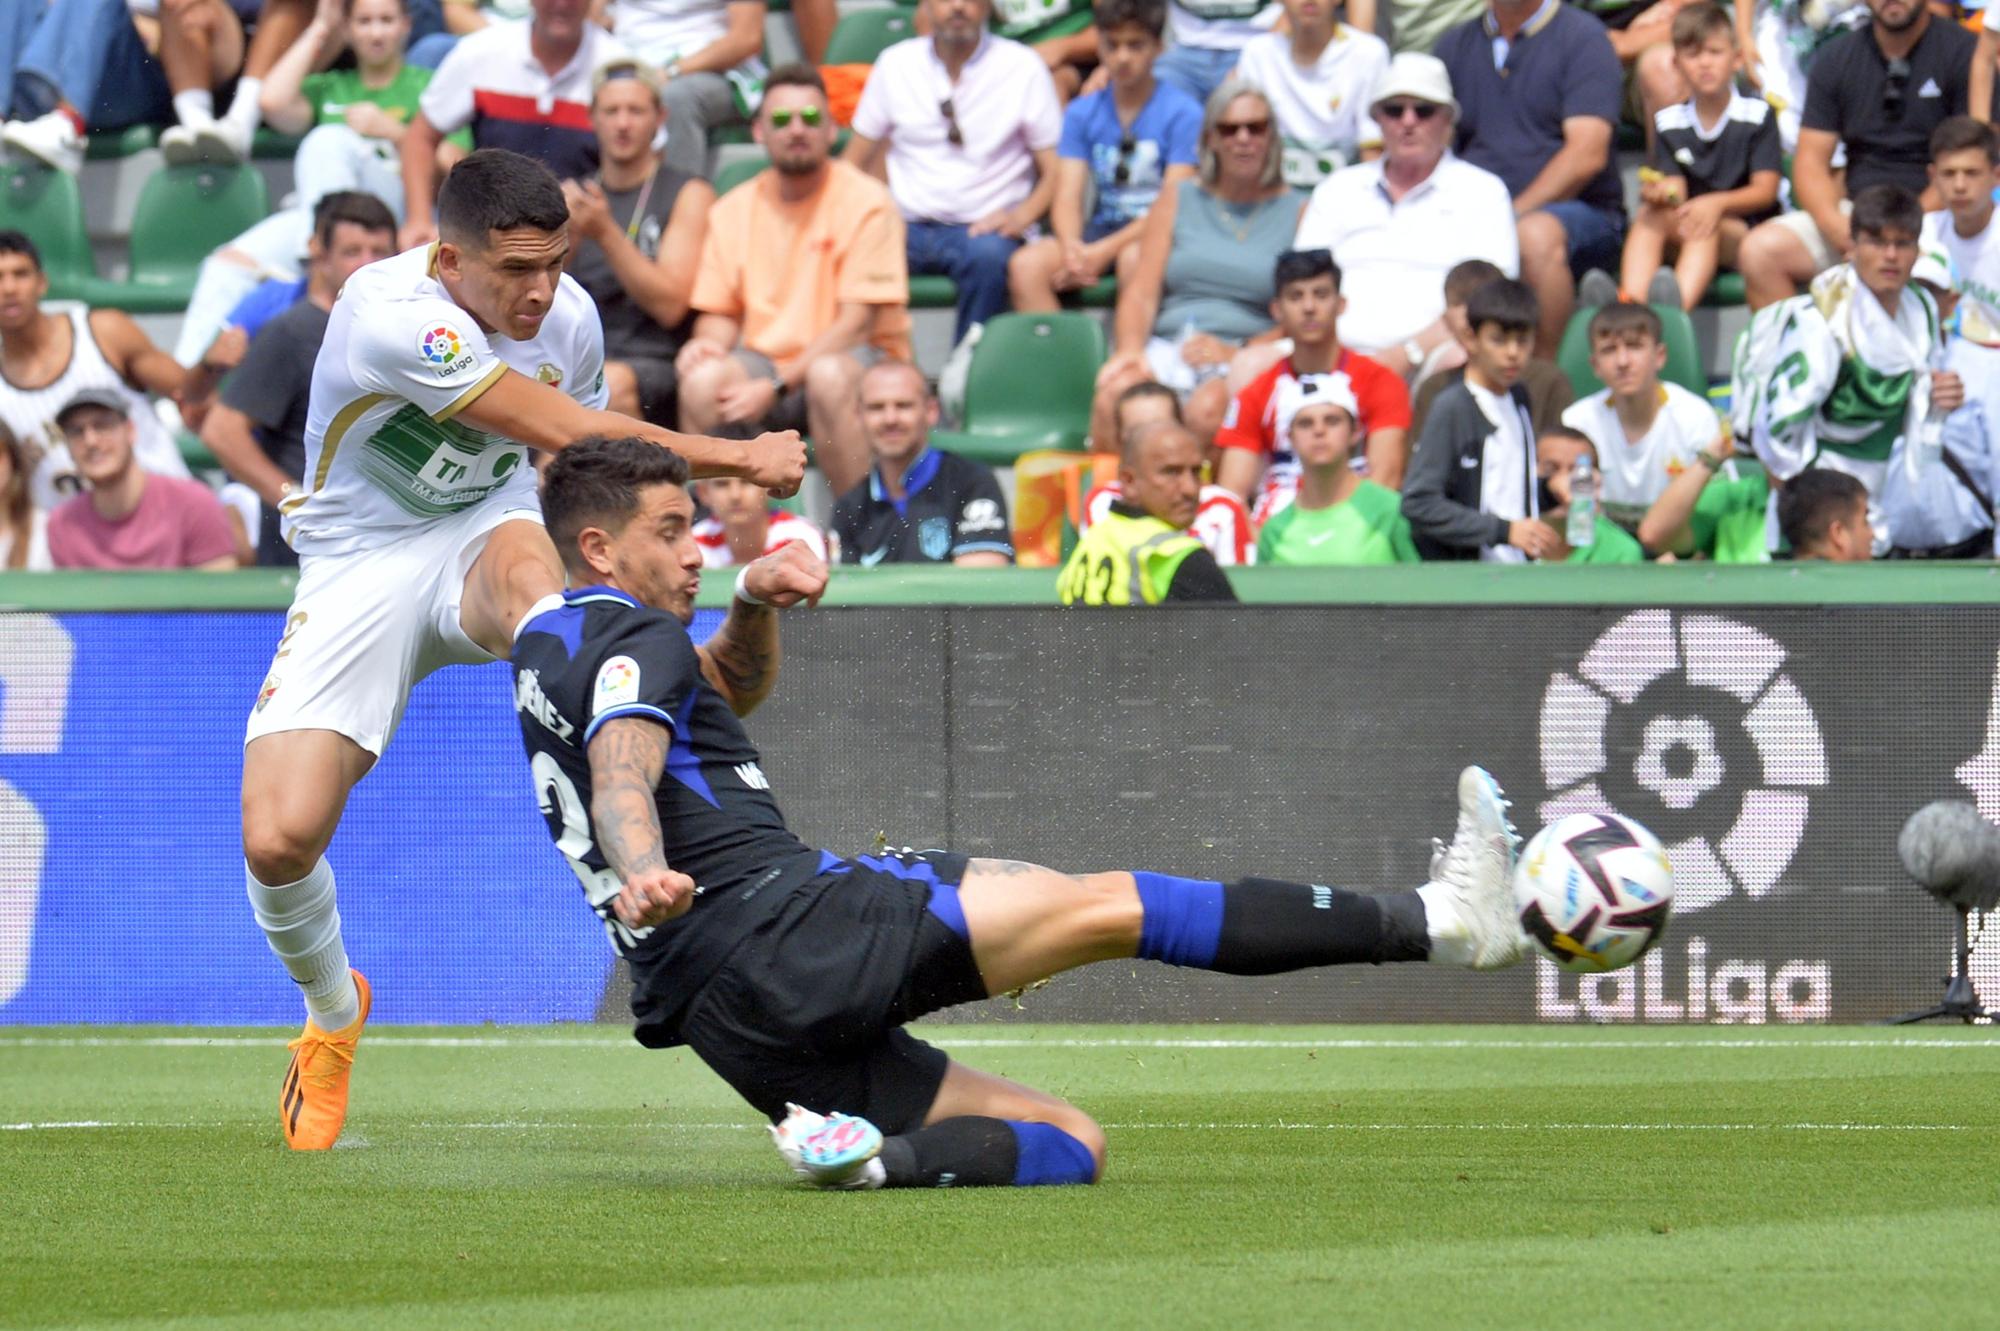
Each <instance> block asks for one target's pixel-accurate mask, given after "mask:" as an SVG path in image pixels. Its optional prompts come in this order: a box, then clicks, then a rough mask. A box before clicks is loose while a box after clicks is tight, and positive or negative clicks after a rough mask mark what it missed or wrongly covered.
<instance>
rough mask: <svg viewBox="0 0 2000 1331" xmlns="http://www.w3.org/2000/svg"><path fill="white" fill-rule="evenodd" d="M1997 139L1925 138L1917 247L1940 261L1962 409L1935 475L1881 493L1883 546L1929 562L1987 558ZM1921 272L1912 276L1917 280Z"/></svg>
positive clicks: (1997, 267) (1950, 356) (1948, 353)
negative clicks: (1925, 188)
mask: <svg viewBox="0 0 2000 1331" xmlns="http://www.w3.org/2000/svg"><path fill="white" fill-rule="evenodd" d="M1996 163H2000V134H1996V133H1995V132H1994V129H1993V127H1992V126H1991V125H1987V124H1983V123H1981V122H1980V121H1977V120H1974V119H1972V118H1971V117H1970V116H1953V117H1952V118H1951V119H1949V120H1946V121H1945V122H1944V123H1942V124H1940V125H1939V126H1938V127H1937V128H1936V129H1935V130H1933V131H1932V133H1931V165H1930V179H1931V188H1932V189H1934V190H1935V191H1937V195H1938V198H1939V199H1940V200H1941V201H1942V202H1943V203H1944V209H1943V211H1940V212H1935V213H1928V214H1926V215H1925V217H1924V234H1923V248H1924V251H1925V253H1926V254H1927V255H1930V254H1936V255H1938V256H1941V257H1942V258H1943V259H1944V260H1946V262H1947V266H1948V267H1949V269H1950V272H1951V290H1950V291H1949V292H1947V293H1944V294H1943V295H1942V296H1940V298H1939V303H1940V305H1941V306H1942V307H1943V313H1944V314H1945V315H1946V318H1947V324H1948V326H1949V327H1950V328H1951V330H1952V332H1953V334H1954V335H1953V336H1951V337H1950V338H1949V339H1948V340H1947V341H1946V343H1945V361H1944V363H1945V367H1946V368H1947V369H1950V370H1953V371H1955V372H1957V374H1958V376H1959V377H1960V378H1961V379H1962V380H1963V381H1964V383H1965V396H1966V405H1965V406H1964V407H1962V408H1960V409H1959V410H1958V411H1955V412H1953V413H1952V414H1951V417H1950V419H1949V420H1947V421H1946V422H1945V428H1944V432H1943V438H1942V440H1941V444H1942V447H1941V448H1940V449H1939V451H1938V454H1937V457H1936V458H1935V461H1936V462H1937V463H1938V464H1939V465H1938V466H1937V467H1934V468H1932V467H1919V468H1905V469H1902V470H1901V471H1900V473H1899V469H1898V468H1896V467H1894V466H1892V467H1891V468H1890V472H1889V476H1888V477H1887V478H1886V480H1885V484H1884V487H1883V494H1882V507H1883V510H1884V520H1885V521H1886V522H1887V524H1888V527H1889V540H1890V543H1891V545H1892V546H1893V547H1895V548H1896V549H1897V550H1899V551H1901V552H1904V553H1910V554H1914V553H1919V552H1921V553H1924V554H1927V555H1930V556H1931V557H1933V558H1943V557H1949V558H1962V559H1975V558H1976V559H1984V558H1988V557H1989V556H1990V555H1991V553H1992V550H1993V538H1992V530H1993V504H1992V497H1993V495H1994V493H1995V491H1996V482H2000V450H1996V448H1995V444H1996V441H1995V440H1994V439H1993V438H1992V432H1991V430H1990V429H1989V428H1988V423H1989V422H2000V227H1995V226H1994V225H1993V218H1994V206H1993V190H1994V187H1995V185H1996V184H2000V171H1996V169H1995V164H1996ZM1923 271H1924V270H1923V269H1922V268H1919V269H1918V273H1919V275H1921V273H1922V272H1923Z"/></svg>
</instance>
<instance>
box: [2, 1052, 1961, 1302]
mask: <svg viewBox="0 0 2000 1331" xmlns="http://www.w3.org/2000/svg"><path fill="white" fill-rule="evenodd" d="M930 1034H931V1036H932V1038H934V1039H937V1040H938V1041H940V1042H941V1043H943V1044H945V1045H946V1046H947V1047H949V1048H951V1049H953V1050H954V1051H955V1052H956V1053H957V1055H958V1056H960V1057H962V1058H963V1059H965V1060H966V1061H967V1062H970V1063H973V1064H974V1065H976V1066H980V1067H984V1068H988V1069H990V1070H993V1071H996V1072H1001V1073H1005V1074H1007V1075H1011V1076H1015V1077H1018V1078H1021V1079H1023V1080H1026V1081H1029V1082H1032V1083H1034V1084H1036V1085H1040V1086H1043V1087H1047V1088H1049V1089H1051V1090H1054V1091H1056V1092H1058V1093H1060V1094H1063V1095H1066V1096H1068V1097H1070V1098H1072V1099H1073V1100H1075V1101H1076V1102H1077V1103H1079V1104H1081V1105H1082V1106H1084V1107H1085V1108H1087V1109H1089V1110H1090V1111H1092V1112H1093V1113H1094V1114H1096V1115H1097V1117H1098V1118H1099V1120H1100V1121H1101V1122H1103V1123H1104V1124H1105V1125H1106V1126H1107V1128H1108V1129H1109V1132H1110V1137H1111V1144H1112V1145H1111V1167H1110V1171H1109V1175H1108V1177H1107V1179H1106V1181H1105V1182H1104V1183H1103V1184H1102V1185H1101V1186H1099V1187H1097V1188H1089V1189H1086V1188H1067V1189H1023V1190H1012V1189H995V1190H989V1191H965V1192H901V1193H876V1194H846V1193H842V1194H819V1193H810V1192H804V1191H800V1190H799V1189H797V1188H794V1187H791V1186H789V1185H788V1183H787V1179H788V1177H789V1175H788V1174H787V1173H786V1172H785V1171H784V1169H783V1166H782V1165H781V1164H780V1163H779V1161H778V1158H777V1155H776V1153H775V1152H773V1151H772V1150H771V1148H770V1146H769V1144H768V1142H767V1140H766V1138H765V1136H764V1133H763V1131H762V1129H761V1128H760V1127H758V1126H757V1123H756V1120H755V1116H754V1115H753V1114H752V1113H751V1112H750V1111H749V1110H747V1109H746V1108H745V1107H744V1106H742V1105H741V1104H740V1103H738V1102H737V1101H735V1099H734V1098H733V1097H732V1096H731V1094H730V1093H729V1092H728V1090H727V1089H726V1088H725V1087H723V1086H722V1084H721V1083H720V1082H718V1081H716V1080H715V1079H714V1078H713V1077H712V1076H710V1075H709V1074H708V1073H707V1072H706V1071H705V1070H704V1069H703V1068H702V1067H701V1066H700V1065H699V1064H698V1063H697V1062H696V1061H695V1060H694V1058H693V1057H692V1056H691V1055H689V1054H687V1053H686V1052H685V1051H673V1052H667V1053H648V1052H646V1051H644V1050H642V1049H639V1048H638V1047H637V1046H635V1045H633V1044H632V1043H631V1041H630V1040H629V1039H628V1038H627V1037H626V1036H625V1035H624V1034H623V1033H622V1032H619V1031H616V1030H613V1029H610V1028H577V1027H555V1028H541V1029H536V1030H522V1029H504V1030H502V1029H492V1028H487V1029H452V1030H425V1029H411V1028H383V1029H378V1030H372V1031H371V1032H370V1033H369V1035H368V1037H367V1038H366V1039H365V1040H364V1041H363V1043H362V1046H361V1057H360V1060H359V1062H358V1064H357V1067H356V1073H355V1087H354V1100H353V1106H352V1110H351V1113H350V1116H349V1119H348V1128H347V1137H346V1139H344V1140H343V1142H342V1146H341V1148H340V1149H337V1150H335V1151H332V1152H329V1153H325V1154H321V1155H315V1156H292V1155H289V1154H288V1153H287V1152H286V1151H285V1150H284V1149H283V1147H282V1145H281V1143H280V1141H279V1137H278V1130H277V1124H276V1101H277V1091H278V1079H279V1075H280V1073H281V1071H282V1070H283V1067H284V1063H285V1052H284V1048H283V1035H282V1034H280V1033H276V1032H264V1031H214V1032H194V1031H185V1030H165V1029H144V1030H132V1029H98V1028H76V1027H72V1028H62V1029H47V1030H27V1029H19V1028H15V1029H0V1326H8V1327H16V1326H19V1327H27V1326H105V1325H113V1324H115V1325H120V1326H127V1325H130V1326H151V1325H166V1324H168V1323H171V1324H172V1325H173V1326H175V1327H182V1326H190V1327H191V1326H231V1327H283V1328H287V1331H300V1329H303V1328H314V1327H335V1326H339V1327H390V1326H410V1327H461V1326H478V1327H516V1326H519V1327H569V1326H576V1327H581V1326H587V1325H593V1326H601V1327H622V1326H635V1327H636V1326H647V1327H650V1326H720V1325H734V1326H750V1327H759V1328H785V1327H817V1326H825V1325H836V1326H884V1325H907V1326H923V1327H958V1326H965V1327H979V1328H994V1327H1011V1326H1020V1327H1029V1326H1035V1327H1062V1328H1087V1327H1100V1326H1118V1325H1125V1326H1149V1327H1152V1326H1225V1325H1226V1326H1232V1327H1265V1326H1288V1325H1295V1326H1307V1325H1311V1326H1321V1327H1324V1326H1338V1327H1342V1328H1346V1327H1356V1326H1384V1327H1503V1326H1521V1327H1571V1326H1574V1327H1596V1326H1607V1327H1608V1326H1617V1327H1620V1328H1632V1327H1650V1326H1686V1327H1704V1328H1709V1327H1739V1326H1740V1327H1758V1328H1766V1327H1811V1328H1821V1327H1865V1328H1881V1327H1900V1326H1911V1327H1917V1326H1921V1327H1925V1328H1955V1327H1967V1328H1971V1327H1992V1326H1995V1325H2000V1146H1997V1145H1996V1142H2000V1136H1996V1130H2000V1041H1997V1040H1996V1039H1995V1037H1994V1034H1993V1033H1992V1032H1991V1031H1990V1030H1985V1029H1974V1030H1966V1029H1962V1028H1955V1029H1945V1028H1935V1029H1929V1030H1923V1031H1915V1032H1911V1031H1902V1032H1885V1031H1882V1030H1879V1029H1854V1028H1819V1029H1808V1028H1782V1029H1746V1028H1725V1029H1650V1030H1647V1029H1607V1028H1598V1029H1589V1028H1576V1029H1551V1028H1540V1029H1521V1028H1505V1027H1486V1026H1465V1027H1422V1028H1395V1027H1305V1028H1299V1027H1284V1028H1280V1027H1202V1028H1189V1027H1157V1026H1153V1027H1125V1028H1110V1027H1053V1026H1038V1027H1016V1026H995V1025H975V1026H949V1027H936V1028H933V1029H932V1030H931V1032H930Z"/></svg>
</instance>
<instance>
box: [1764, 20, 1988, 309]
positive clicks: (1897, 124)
mask: <svg viewBox="0 0 2000 1331" xmlns="http://www.w3.org/2000/svg"><path fill="white" fill-rule="evenodd" d="M1868 10H1869V24H1868V26H1867V27H1866V28H1863V29H1860V30H1859V31H1856V32H1850V33H1846V34H1843V35H1842V36H1840V37H1836V38H1835V39H1834V40H1832V41H1830V42H1828V43H1827V44H1826V45H1825V46H1823V47H1821V48H1820V49H1819V51H1818V52H1817V53H1816V54H1815V55H1814V56H1813V62H1812V68H1811V70H1810V71H1809V72H1808V73H1807V75H1806V106H1805V111H1804V112H1803V113H1802V115H1801V116H1800V120H1799V147H1798V151H1797V153H1796V154H1794V156H1793V158H1792V197H1793V198H1794V199H1795V200H1796V201H1797V202H1798V209H1797V210H1796V211H1794V212H1789V213H1784V214H1782V215H1781V216H1778V217H1774V218H1772V219H1771V220H1770V221H1768V222H1764V223H1762V224H1760V225H1758V226H1755V227H1753V228H1751V230H1750V234H1749V235H1747V236H1745V237H1744V238H1743V244H1742V245H1741V246H1740V247H1739V248H1738V250H1737V255H1736V262H1737V267H1739V268H1740V269H1741V270H1742V272H1743V287H1744V295H1745V296H1746V297H1747V298H1748V300H1749V302H1750V308H1752V309H1761V308H1763V307H1764V306H1766V305H1770V304H1772V303H1774V302H1776V301H1780V300H1784V299H1785V298H1787V297H1789V296H1795V295H1797V294H1798V291H1799V288H1800V287H1802V286H1803V285H1805V284H1806V283H1807V282H1810V281H1811V280H1812V279H1813V278H1814V277H1815V276H1817V275H1818V274H1820V273H1822V272H1824V271H1826V270H1827V269H1829V268H1831V267H1833V266H1834V265H1835V264H1837V263H1839V262H1841V261H1842V259H1843V258H1844V257H1845V256H1846V255H1847V254H1848V253H1849V252H1850V250H1851V249H1852V248H1853V237H1852V236H1851V234H1850V233H1849V228H1848V211H1849V201H1850V200H1852V199H1853V198H1854V197H1855V196H1856V195H1858V194H1859V193H1860V192H1861V191H1862V190H1864V189H1867V188H1868V187H1869V186H1870V185H1901V186H1902V187H1903V188H1904V189H1907V190H1909V191H1911V192H1912V193H1915V194H1920V195H1921V196H1922V198H1923V203H1924V207H1925V208H1926V209H1929V210H1936V209H1937V208H1940V207H1942V206H1943V205H1942V204H1941V203H1940V201H1939V199H1938V196H1937V193H1936V191H1934V190H1932V189H1931V188H1930V182H1929V176H1928V173H1927V170H1926V168H1927V167H1928V165H1929V163H1930V141H1931V133H1932V131H1934V130H1935V129H1937V127H1938V126H1939V125H1940V124H1942V123H1944V121H1945V120H1946V119H1947V118H1949V117H1951V116H1956V115H1964V114H1966V112H1967V109H1968V104H1969V90H1970V84H1971V79H1972V56H1973V50H1974V48H1975V47H1976V46H1977V45H1978V39H1977V38H1975V37H1974V36H1973V35H1972V34H1971V33H1969V32H1967V31H1965V29H1963V28H1961V27H1959V26H1958V25H1957V24H1955V23H1952V22H1950V21H1948V20H1945V19H1940V18H1937V17H1934V16H1933V15H1932V14H1931V12H1930V10H1929V9H1927V8H1925V6H1924V3H1923V0H1868ZM1986 110H1987V108H1985V107H1978V108H1974V109H1973V112H1972V113H1973V114H1975V115H1985V114H1986ZM1841 144H1845V145H1846V147H1847V174H1846V176H1845V179H1844V190H1843V178H1842V177H1841V176H1839V175H1837V174H1836V173H1835V171H1834V169H1833V158H1834V150H1835V149H1836V148H1837V147H1839V146H1840V145H1841Z"/></svg>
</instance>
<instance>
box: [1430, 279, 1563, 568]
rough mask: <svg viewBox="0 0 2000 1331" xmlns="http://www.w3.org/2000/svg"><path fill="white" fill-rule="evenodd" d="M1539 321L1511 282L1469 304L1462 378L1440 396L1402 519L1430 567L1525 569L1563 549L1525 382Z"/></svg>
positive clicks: (1492, 285) (1531, 300) (1529, 300)
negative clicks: (1545, 493)
mask: <svg viewBox="0 0 2000 1331" xmlns="http://www.w3.org/2000/svg"><path fill="white" fill-rule="evenodd" d="M1540 314H1541V311H1540V308H1539V307H1538V305H1537V303H1536V301H1535V293H1534V291H1533V290H1531V289H1530V288H1529V287H1527V286H1525V285H1523V284H1522V283H1520V282H1516V281H1512V280H1509V279H1504V278H1503V279H1502V280H1500V281H1498V282H1489V283H1487V284H1486V285H1485V286H1483V287H1481V288H1479V290H1477V291H1475V292H1473V293H1472V298H1471V300H1470V301H1469V302H1468V303H1467V305H1466V319H1467V321H1468V322H1469V323H1470V324H1471V331H1472V336H1471V339H1470V342H1469V345H1468V348H1467V352H1468V355H1467V360H1466V363H1465V378H1464V380H1463V381H1462V382H1460V383H1456V384H1453V385H1452V386H1451V387H1449V388H1447V389H1445V390H1444V392H1442V393H1440V394H1439V395H1438V400H1437V402H1436V404H1435V405H1433V406H1432V408H1431V413H1430V415H1429V417H1427V418H1426V419H1425V421H1424V432H1423V433H1422V434H1421V435H1419V436H1418V438H1417V448H1416V452H1415V454H1414V455H1413V456H1412V457H1411V459H1410V475H1409V479H1408V483H1407V484H1406V485H1405V486H1404V487H1403V516H1404V517H1406V518H1408V519H1409V520H1410V531H1411V533H1412V535H1413V536H1414V537H1415V538H1416V545H1417V552H1418V553H1419V554H1421V555H1422V556H1423V557H1424V558H1425V559H1484V560H1490V561H1494V562H1499V563H1516V564H1518V563H1521V562H1522V561H1524V560H1527V559H1530V558H1533V559H1543V558H1547V557H1550V556H1552V555H1554V554H1555V553H1556V552H1557V550H1558V548H1559V545H1558V540H1557V537H1556V534H1555V532H1554V531H1552V530H1551V529H1550V528H1549V527H1548V525H1547V524H1546V523H1543V522H1540V521H1538V520H1537V519H1538V517H1539V515H1540V511H1541V506H1540V499H1539V493H1538V491H1539V487H1538V486H1537V484H1536V482H1537V480H1538V479H1539V476H1538V471H1539V468H1538V467H1537V464H1536V460H1535V428H1534V422H1533V421H1532V420H1531V419H1530V417H1529V414H1528V393H1527V390H1526V389H1525V388H1523V387H1522V386H1521V382H1520V380H1521V370H1522V367H1523V366H1525V365H1526V364H1527V361H1528V351H1529V349H1530V348H1531V347H1532V346H1533V345H1534V341H1535V323H1536V320H1537V319H1538V318H1539V317H1540Z"/></svg>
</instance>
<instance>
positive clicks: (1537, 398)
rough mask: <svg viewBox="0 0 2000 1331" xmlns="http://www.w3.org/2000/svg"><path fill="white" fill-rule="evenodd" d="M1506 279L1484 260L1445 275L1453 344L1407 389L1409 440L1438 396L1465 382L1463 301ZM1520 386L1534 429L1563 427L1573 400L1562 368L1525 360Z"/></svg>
mask: <svg viewBox="0 0 2000 1331" xmlns="http://www.w3.org/2000/svg"><path fill="white" fill-rule="evenodd" d="M1506 276H1507V275H1506V274H1505V273H1503V272H1501V271H1500V269H1499V268H1498V267H1496V266H1495V265H1493V264H1491V263H1489V262H1487V261H1486V260H1485V259H1467V260H1465V262H1463V263H1460V264H1457V265H1455V266H1454V267H1453V268H1452V269H1451V271H1450V272H1448V273H1446V274H1445V275H1444V320H1445V323H1446V324H1447V325H1448V326H1449V327H1450V328H1451V331H1452V340H1451V341H1450V342H1449V343H1447V344H1446V345H1444V346H1442V347H1439V348H1438V349H1437V350H1436V351H1434V352H1432V353H1431V357H1430V359H1429V360H1427V361H1426V362H1424V366H1423V368H1422V369H1421V370H1419V371H1418V372H1417V378H1416V382H1415V383H1414V384H1413V385H1412V386H1411V393H1412V395H1413V405H1412V407H1411V411H1410V433H1411V434H1412V435H1418V434H1422V433H1423V429H1424V417H1425V416H1426V415H1428V414H1429V412H1430V409H1431V404H1432V403H1433V402H1435V401H1437V397H1438V394H1439V393H1442V392H1443V391H1444V390H1445V389H1447V388H1449V387H1451V386H1452V385H1453V384H1455V383H1457V382H1458V381H1459V380H1460V379H1462V378H1464V377H1465V376H1464V367H1465V356H1466V351H1467V349H1468V348H1469V347H1471V345H1472V327H1471V325H1470V324H1468V323H1467V322H1466V319H1465V306H1466V302H1467V301H1469V300H1471V299H1472V293H1473V292H1475V291H1477V290H1479V288H1481V287H1483V286H1485V285H1486V284H1487V283H1488V282H1498V281H1500V280H1501V279H1502V278H1504V277H1506ZM1521 386H1522V387H1523V388H1525V389H1527V390H1528V411H1529V414H1530V415H1532V416H1533V417H1534V418H1535V429H1537V430H1552V429H1554V428H1555V427H1556V426H1558V425H1560V424H1562V414H1563V412H1564V411H1565V410H1567V409H1568V407H1569V404H1570V403H1572V402H1574V401H1576V391H1575V390H1574V389H1573V388H1571V387H1570V382H1569V376H1568V375H1566V374H1564V373H1563V370H1562V366H1560V365H1558V364H1556V363H1555V362H1554V361H1553V360H1550V359H1549V358H1548V357H1546V356H1530V357H1529V358H1528V363H1527V364H1526V365H1525V366H1523V367H1522V369H1521Z"/></svg>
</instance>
